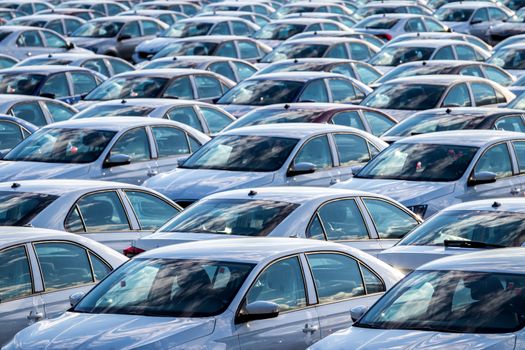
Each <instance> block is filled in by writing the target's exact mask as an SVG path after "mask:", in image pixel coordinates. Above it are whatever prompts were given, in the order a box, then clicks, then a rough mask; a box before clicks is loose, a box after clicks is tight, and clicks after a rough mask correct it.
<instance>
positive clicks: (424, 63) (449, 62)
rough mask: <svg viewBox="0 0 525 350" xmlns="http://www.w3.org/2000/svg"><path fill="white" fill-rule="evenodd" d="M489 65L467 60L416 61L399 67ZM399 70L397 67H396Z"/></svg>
mask: <svg viewBox="0 0 525 350" xmlns="http://www.w3.org/2000/svg"><path fill="white" fill-rule="evenodd" d="M472 64H476V65H488V64H489V63H486V62H480V61H467V60H429V61H414V62H407V63H403V64H400V65H399V66H398V67H419V66H421V67H440V66H443V67H461V66H465V65H472ZM396 68H397V67H396Z"/></svg>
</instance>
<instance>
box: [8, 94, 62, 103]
mask: <svg viewBox="0 0 525 350" xmlns="http://www.w3.org/2000/svg"><path fill="white" fill-rule="evenodd" d="M40 100H42V101H50V100H51V99H49V98H47V97H42V96H32V95H17V94H12V95H11V94H0V103H4V102H13V103H15V102H17V101H40ZM55 102H57V103H60V101H56V100H55Z"/></svg>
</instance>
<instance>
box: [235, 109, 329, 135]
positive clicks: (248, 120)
mask: <svg viewBox="0 0 525 350" xmlns="http://www.w3.org/2000/svg"><path fill="white" fill-rule="evenodd" d="M322 113H323V111H312V110H307V109H306V110H305V109H293V110H290V109H284V108H280V109H277V110H276V109H264V110H257V109H256V110H253V111H252V112H249V113H247V114H246V115H244V116H242V117H241V118H239V119H237V121H235V122H234V123H232V124H231V125H230V126H229V127H228V128H227V129H225V131H226V130H231V129H236V128H240V127H243V126H249V125H261V124H278V123H313V122H314V120H315V119H317V117H319V116H320V115H321V114H322Z"/></svg>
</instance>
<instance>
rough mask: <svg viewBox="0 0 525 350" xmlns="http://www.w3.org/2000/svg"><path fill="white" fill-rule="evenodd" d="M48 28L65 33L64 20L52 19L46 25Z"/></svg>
mask: <svg viewBox="0 0 525 350" xmlns="http://www.w3.org/2000/svg"><path fill="white" fill-rule="evenodd" d="M46 29H49V30H52V31H54V32H57V33H58V34H62V35H64V29H63V28H62V22H61V21H60V20H57V21H51V22H49V23H48V24H47V25H46Z"/></svg>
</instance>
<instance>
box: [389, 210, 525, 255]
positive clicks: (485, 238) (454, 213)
mask: <svg viewBox="0 0 525 350" xmlns="http://www.w3.org/2000/svg"><path fill="white" fill-rule="evenodd" d="M524 219H525V215H524V214H522V213H512V212H501V211H498V212H495V211H488V210H450V211H444V212H441V213H438V214H437V215H435V216H434V217H432V218H431V219H430V220H428V221H427V222H425V224H424V225H421V226H420V227H418V228H416V229H415V230H414V231H413V232H412V233H411V234H410V235H408V236H407V237H406V238H405V239H403V240H402V241H401V242H400V243H399V244H400V245H429V246H442V245H444V244H445V241H461V242H463V241H465V242H472V241H473V242H482V243H485V244H487V245H488V246H493V247H519V246H521V245H522V244H523V243H524V241H525V220H524Z"/></svg>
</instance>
